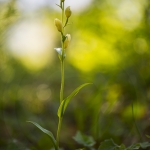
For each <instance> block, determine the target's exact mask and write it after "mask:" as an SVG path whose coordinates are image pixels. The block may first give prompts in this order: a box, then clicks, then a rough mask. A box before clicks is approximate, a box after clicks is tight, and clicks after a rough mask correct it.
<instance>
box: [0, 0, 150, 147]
mask: <svg viewBox="0 0 150 150" xmlns="http://www.w3.org/2000/svg"><path fill="white" fill-rule="evenodd" d="M55 3H58V4H59V0H56V1H53V0H0V149H1V150H48V149H50V148H51V143H50V141H49V139H48V137H47V136H45V135H44V134H43V133H42V132H41V131H39V130H38V129H37V128H36V127H34V126H33V125H31V124H29V123H26V121H27V120H31V121H35V122H38V123H39V124H40V125H41V126H43V127H44V128H47V129H49V130H51V131H52V132H53V133H54V135H56V130H57V123H58V118H57V109H58V106H59V90H60V62H59V59H58V57H57V54H56V52H55V51H54V48H55V47H60V46H61V42H60V35H59V33H58V31H57V30H56V27H55V26H54V19H55V18H61V14H60V13H61V12H60V10H59V8H58V7H57V6H56V5H55ZM68 5H70V6H71V9H72V11H73V14H72V16H71V18H70V22H69V23H70V25H69V26H67V28H66V33H70V34H71V36H72V41H71V44H70V46H69V48H68V49H67V57H66V62H65V97H66V96H67V95H69V94H70V93H71V92H72V91H73V90H74V89H75V88H76V87H77V86H79V85H80V84H82V83H85V82H92V83H93V85H90V86H87V87H86V88H84V89H82V90H81V91H80V92H79V93H78V95H77V96H76V97H75V98H74V99H73V100H72V101H71V103H70V104H69V107H68V108H67V111H66V113H65V116H64V120H63V125H62V131H61V146H62V147H64V148H65V149H66V150H67V149H71V150H72V149H75V148H79V147H81V146H80V145H78V144H76V142H75V141H74V140H73V139H72V137H73V136H74V135H75V133H76V132H77V131H78V130H80V131H81V132H82V133H84V134H86V135H91V136H93V137H94V139H95V140H96V141H97V146H98V144H99V143H100V142H101V141H103V140H105V139H108V138H113V139H114V141H115V142H116V143H118V144H121V143H124V144H126V145H130V144H131V143H134V142H138V141H139V140H140V138H139V135H138V133H137V131H136V128H135V124H134V122H133V116H132V104H133V105H134V115H135V116H134V117H135V120H136V124H137V126H138V128H139V131H140V133H141V135H142V137H143V139H144V140H147V138H146V136H145V135H146V134H149V135H150V117H149V116H150V105H149V102H150V1H149V0H113V1H111V0H82V1H80V0H76V1H74V0H66V6H68Z"/></svg>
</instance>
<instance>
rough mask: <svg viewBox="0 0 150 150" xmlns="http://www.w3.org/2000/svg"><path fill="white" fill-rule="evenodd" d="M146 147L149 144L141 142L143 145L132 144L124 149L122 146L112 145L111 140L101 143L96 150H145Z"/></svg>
mask: <svg viewBox="0 0 150 150" xmlns="http://www.w3.org/2000/svg"><path fill="white" fill-rule="evenodd" d="M148 147H150V143H149V142H143V143H135V144H132V145H131V146H129V147H127V148H126V147H125V145H124V144H122V145H120V146H119V145H117V144H116V143H114V141H113V140H112V139H109V140H105V141H104V142H102V143H101V145H100V147H99V149H98V150H135V149H140V148H141V149H146V148H148Z"/></svg>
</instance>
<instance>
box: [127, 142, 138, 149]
mask: <svg viewBox="0 0 150 150" xmlns="http://www.w3.org/2000/svg"><path fill="white" fill-rule="evenodd" d="M139 148H140V144H139V143H135V144H132V145H131V146H130V147H128V148H127V150H134V149H139Z"/></svg>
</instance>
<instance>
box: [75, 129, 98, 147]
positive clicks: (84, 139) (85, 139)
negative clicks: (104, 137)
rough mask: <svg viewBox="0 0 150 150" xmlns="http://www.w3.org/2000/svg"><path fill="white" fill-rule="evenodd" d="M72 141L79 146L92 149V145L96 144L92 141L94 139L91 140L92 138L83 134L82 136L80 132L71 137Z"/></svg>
mask: <svg viewBox="0 0 150 150" xmlns="http://www.w3.org/2000/svg"><path fill="white" fill-rule="evenodd" d="M73 139H74V140H75V141H76V142H77V143H79V144H81V145H83V146H85V147H92V146H94V144H95V143H96V142H95V141H94V139H93V137H92V136H87V135H84V134H82V133H81V132H80V131H78V132H77V133H76V135H75V136H74V137H73Z"/></svg>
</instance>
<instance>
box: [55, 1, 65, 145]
mask: <svg viewBox="0 0 150 150" xmlns="http://www.w3.org/2000/svg"><path fill="white" fill-rule="evenodd" d="M61 4H62V24H63V20H64V2H62V3H61ZM61 35H62V57H61V59H60V63H61V88H60V104H61V102H62V101H63V97H64V77H65V75H64V53H65V52H64V51H65V50H64V41H63V36H64V28H63V31H62V33H61ZM62 119H63V117H59V121H58V128H57V137H56V141H57V147H58V148H59V138H60V131H61V124H62Z"/></svg>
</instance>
